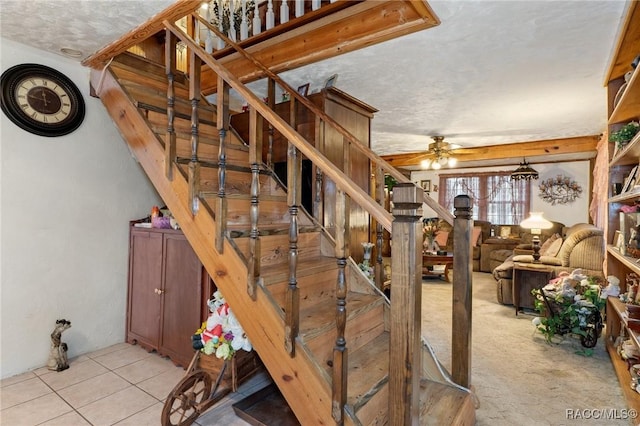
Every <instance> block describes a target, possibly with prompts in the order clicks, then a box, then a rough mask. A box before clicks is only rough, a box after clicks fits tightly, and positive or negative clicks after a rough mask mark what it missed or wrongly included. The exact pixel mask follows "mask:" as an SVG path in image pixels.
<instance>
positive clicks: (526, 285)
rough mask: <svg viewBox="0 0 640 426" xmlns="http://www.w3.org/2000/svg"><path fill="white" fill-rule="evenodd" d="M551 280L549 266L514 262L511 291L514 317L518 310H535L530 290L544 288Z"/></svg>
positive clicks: (551, 269)
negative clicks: (514, 310) (514, 311)
mask: <svg viewBox="0 0 640 426" xmlns="http://www.w3.org/2000/svg"><path fill="white" fill-rule="evenodd" d="M552 278H553V268H552V267H551V266H548V265H544V264H541V263H520V262H514V264H513V281H512V288H511V290H512V293H513V306H514V307H515V309H516V315H518V311H519V310H520V308H528V309H535V304H534V297H533V295H532V294H531V290H533V289H536V288H537V289H540V288H542V287H544V286H545V285H547V283H548V282H549V280H551V279H552Z"/></svg>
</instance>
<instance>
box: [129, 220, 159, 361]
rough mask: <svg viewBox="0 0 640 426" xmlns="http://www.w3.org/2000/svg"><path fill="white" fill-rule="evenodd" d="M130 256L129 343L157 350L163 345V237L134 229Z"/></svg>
mask: <svg viewBox="0 0 640 426" xmlns="http://www.w3.org/2000/svg"><path fill="white" fill-rule="evenodd" d="M130 244H131V247H130V253H129V300H128V303H127V305H128V306H127V310H128V316H127V341H128V342H134V341H137V342H138V343H140V344H143V345H147V346H150V347H151V348H152V349H157V348H158V344H159V342H160V295H159V294H158V291H159V290H160V289H161V287H162V234H158V233H154V232H149V231H140V230H132V231H131V241H130Z"/></svg>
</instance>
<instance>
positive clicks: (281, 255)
mask: <svg viewBox="0 0 640 426" xmlns="http://www.w3.org/2000/svg"><path fill="white" fill-rule="evenodd" d="M319 241H320V235H319V233H318V232H307V233H302V234H300V235H298V262H300V263H302V262H305V261H314V260H316V259H318V257H319V256H320V244H319ZM234 243H235V244H236V246H237V247H238V249H239V250H240V252H241V253H242V254H243V255H244V256H245V257H246V258H247V257H249V244H250V240H249V238H236V239H235V240H234ZM260 266H261V267H262V273H263V275H265V277H264V279H265V281H266V283H267V285H268V283H269V282H270V281H271V280H274V281H275V282H277V281H281V280H283V279H285V278H286V277H288V274H289V235H288V234H279V235H266V236H262V237H260Z"/></svg>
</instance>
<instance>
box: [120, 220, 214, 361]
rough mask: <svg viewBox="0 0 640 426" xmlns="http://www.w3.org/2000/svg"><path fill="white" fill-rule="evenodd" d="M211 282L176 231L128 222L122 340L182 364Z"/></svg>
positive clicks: (188, 356)
mask: <svg viewBox="0 0 640 426" xmlns="http://www.w3.org/2000/svg"><path fill="white" fill-rule="evenodd" d="M212 290H213V283H212V281H211V280H210V279H209V277H208V274H207V273H206V271H205V270H204V268H203V266H202V264H201V263H200V261H199V260H198V257H197V256H196V254H195V252H194V251H193V249H192V248H191V246H190V245H189V242H188V241H187V239H186V238H185V236H184V235H183V234H182V233H181V232H180V231H175V230H172V229H145V228H136V227H133V226H132V227H131V229H130V242H129V292H128V297H127V342H129V343H138V344H140V345H141V346H144V347H145V348H147V349H148V350H157V351H158V353H160V354H162V355H166V356H168V357H170V358H171V359H172V360H173V362H174V363H176V364H178V365H181V366H183V367H187V366H188V365H189V362H190V361H191V358H192V357H193V348H192V347H191V335H192V334H193V333H194V332H195V330H196V329H198V327H199V326H200V324H201V323H202V321H203V320H204V319H205V318H206V316H207V315H208V308H207V306H206V301H207V299H208V298H209V297H210V296H211V293H212Z"/></svg>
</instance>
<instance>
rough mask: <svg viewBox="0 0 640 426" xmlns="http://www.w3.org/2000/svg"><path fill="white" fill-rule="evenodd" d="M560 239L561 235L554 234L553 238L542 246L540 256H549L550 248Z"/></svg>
mask: <svg viewBox="0 0 640 426" xmlns="http://www.w3.org/2000/svg"><path fill="white" fill-rule="evenodd" d="M558 238H560V235H558V234H553V235H552V236H550V237H549V238H547V240H546V241H545V242H544V243H542V245H541V246H540V256H547V254H546V253H547V250H549V246H550V245H551V244H553V242H554V241H555V240H557V239H558Z"/></svg>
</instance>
